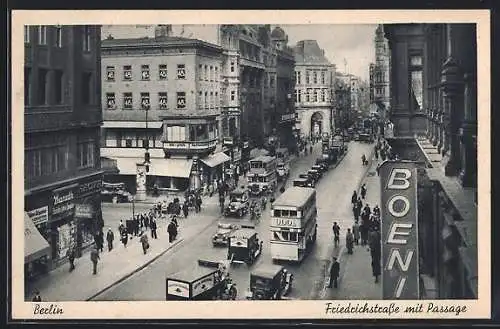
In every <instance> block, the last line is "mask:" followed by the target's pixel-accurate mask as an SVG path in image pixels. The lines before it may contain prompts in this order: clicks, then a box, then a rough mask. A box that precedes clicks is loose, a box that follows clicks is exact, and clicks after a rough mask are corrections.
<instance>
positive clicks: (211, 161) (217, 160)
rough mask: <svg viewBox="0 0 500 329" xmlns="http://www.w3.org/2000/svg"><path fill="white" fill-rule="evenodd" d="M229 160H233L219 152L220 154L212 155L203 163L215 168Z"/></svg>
mask: <svg viewBox="0 0 500 329" xmlns="http://www.w3.org/2000/svg"><path fill="white" fill-rule="evenodd" d="M229 160H231V158H230V157H229V156H227V155H226V154H225V153H223V152H219V153H215V154H210V155H209V156H208V157H206V158H205V159H201V162H203V163H204V164H206V165H207V166H209V167H212V168H213V167H217V166H218V165H220V164H221V163H224V162H227V161H229Z"/></svg>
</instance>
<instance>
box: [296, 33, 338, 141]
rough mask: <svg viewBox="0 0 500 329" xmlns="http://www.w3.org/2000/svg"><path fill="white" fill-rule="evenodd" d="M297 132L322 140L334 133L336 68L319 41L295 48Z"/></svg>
mask: <svg viewBox="0 0 500 329" xmlns="http://www.w3.org/2000/svg"><path fill="white" fill-rule="evenodd" d="M294 56H295V108H296V113H297V114H296V124H295V129H296V131H297V132H298V133H299V134H300V135H302V136H307V137H309V136H321V134H322V133H323V132H328V133H329V132H330V131H331V130H332V129H334V128H335V127H334V122H333V117H334V113H333V111H334V107H333V86H334V82H335V65H333V64H331V63H330V62H329V61H328V59H327V58H326V57H325V51H324V50H323V49H321V48H320V47H319V45H318V42H317V41H316V40H302V41H299V42H298V43H297V45H296V46H295V48H294Z"/></svg>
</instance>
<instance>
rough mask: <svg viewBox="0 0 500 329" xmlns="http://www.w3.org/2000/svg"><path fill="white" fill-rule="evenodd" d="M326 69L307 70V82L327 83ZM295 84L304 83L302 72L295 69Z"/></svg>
mask: <svg viewBox="0 0 500 329" xmlns="http://www.w3.org/2000/svg"><path fill="white" fill-rule="evenodd" d="M326 73H327V71H326V70H306V84H318V83H321V84H323V85H324V84H325V83H326ZM295 84H299V85H300V84H302V72H300V71H295Z"/></svg>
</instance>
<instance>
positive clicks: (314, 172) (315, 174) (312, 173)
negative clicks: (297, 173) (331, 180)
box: [307, 169, 321, 183]
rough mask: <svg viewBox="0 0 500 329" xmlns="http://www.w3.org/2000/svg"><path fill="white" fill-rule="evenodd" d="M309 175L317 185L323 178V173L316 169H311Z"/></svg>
mask: <svg viewBox="0 0 500 329" xmlns="http://www.w3.org/2000/svg"><path fill="white" fill-rule="evenodd" d="M307 174H308V175H309V176H311V178H312V179H313V180H314V182H315V183H317V182H318V181H319V179H320V178H321V173H320V172H319V171H317V170H316V169H309V170H308V171H307Z"/></svg>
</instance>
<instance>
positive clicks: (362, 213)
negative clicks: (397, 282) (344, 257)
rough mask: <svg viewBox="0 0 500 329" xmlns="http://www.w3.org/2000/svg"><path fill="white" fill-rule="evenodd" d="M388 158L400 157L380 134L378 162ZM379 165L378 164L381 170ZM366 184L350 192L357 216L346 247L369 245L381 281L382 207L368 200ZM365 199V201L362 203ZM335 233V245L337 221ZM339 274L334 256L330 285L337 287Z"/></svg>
mask: <svg viewBox="0 0 500 329" xmlns="http://www.w3.org/2000/svg"><path fill="white" fill-rule="evenodd" d="M379 156H380V159H381V160H382V161H385V160H386V159H390V160H397V159H398V156H397V155H395V154H393V152H392V149H391V146H390V145H389V144H388V143H387V141H385V140H384V139H383V138H380V137H379V138H378V140H377V143H376V145H375V150H374V157H375V160H376V161H377V162H378V159H379ZM361 160H362V165H363V166H365V165H367V162H368V161H367V159H366V157H365V155H363V157H362V159H361ZM378 169H379V166H377V173H378ZM367 192H368V191H367V186H366V184H363V185H362V186H361V188H360V190H359V193H358V192H356V191H353V193H352V196H351V205H352V212H353V217H354V224H353V226H352V228H348V229H347V233H346V247H347V253H348V254H353V253H354V246H359V245H361V246H362V247H365V246H366V247H368V250H369V251H370V256H371V264H370V265H371V269H372V275H373V276H374V277H375V283H377V282H378V281H379V276H380V274H381V267H380V258H381V248H382V245H381V243H382V240H381V235H380V230H381V227H380V221H381V219H380V208H379V206H378V205H375V207H373V208H371V207H370V205H369V204H368V203H367V202H365V201H366V194H367ZM363 203H364V204H363ZM332 230H333V236H334V246H335V247H338V246H339V243H340V231H341V228H340V226H339V225H338V223H337V222H334V223H333V227H332ZM339 274H340V263H339V262H338V259H337V257H333V260H332V265H331V267H330V282H329V285H328V287H329V288H332V286H333V287H334V288H337V287H338V278H339Z"/></svg>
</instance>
